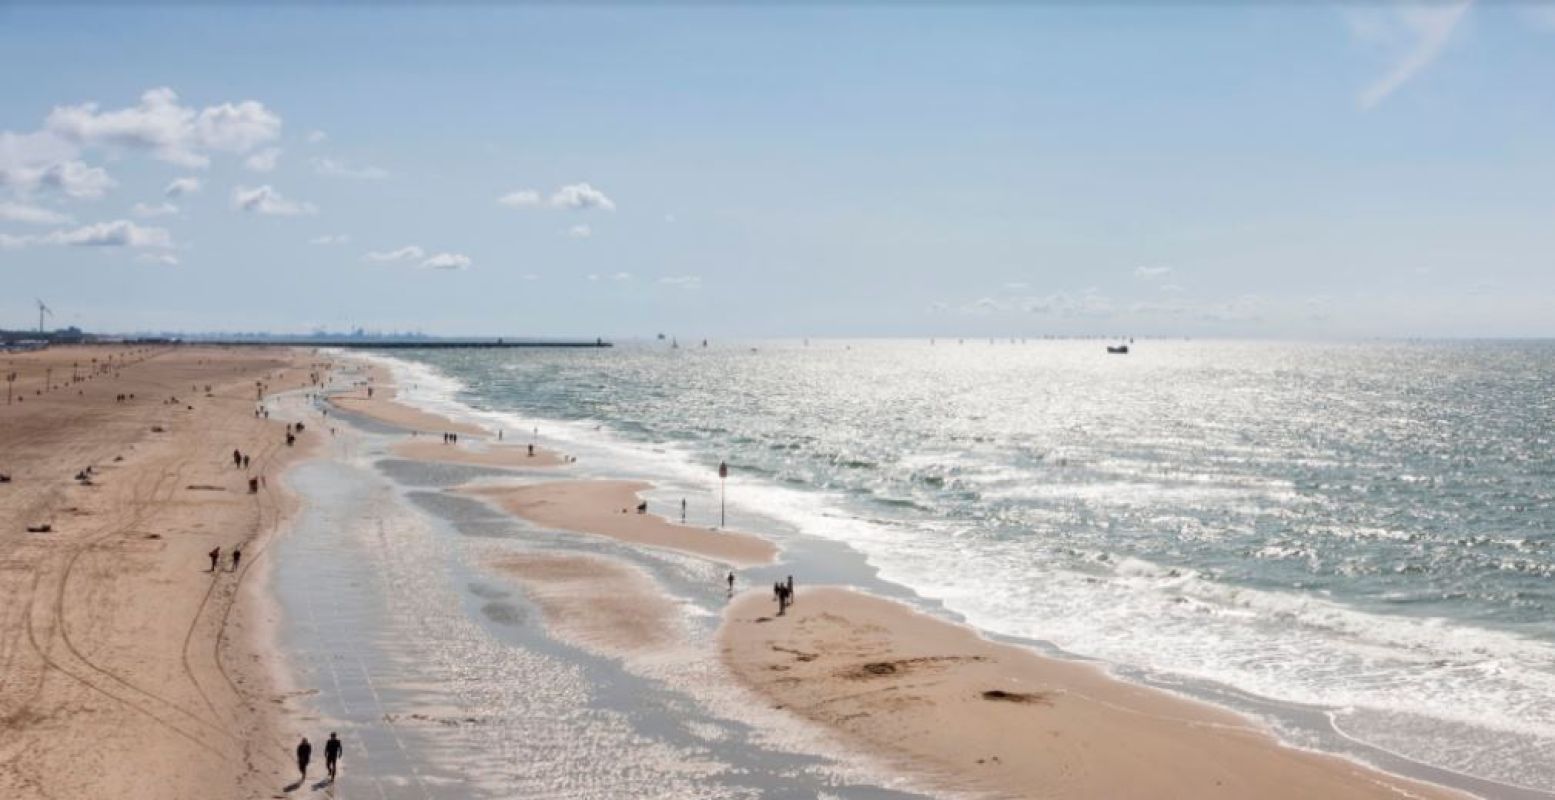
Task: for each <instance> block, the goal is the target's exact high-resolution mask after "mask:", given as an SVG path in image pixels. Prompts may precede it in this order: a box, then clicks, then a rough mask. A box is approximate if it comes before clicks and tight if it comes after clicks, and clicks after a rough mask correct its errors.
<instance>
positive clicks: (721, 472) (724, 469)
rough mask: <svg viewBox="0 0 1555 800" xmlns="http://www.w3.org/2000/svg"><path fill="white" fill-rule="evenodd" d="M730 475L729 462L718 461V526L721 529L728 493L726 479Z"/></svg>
mask: <svg viewBox="0 0 1555 800" xmlns="http://www.w3.org/2000/svg"><path fill="white" fill-rule="evenodd" d="M728 477H729V462H727V461H720V462H718V527H719V528H720V529H722V528H723V526H724V497H725V496H726V495H727V491H726V490H725V479H727V478H728Z"/></svg>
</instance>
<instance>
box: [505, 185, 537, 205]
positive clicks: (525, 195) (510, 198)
mask: <svg viewBox="0 0 1555 800" xmlns="http://www.w3.org/2000/svg"><path fill="white" fill-rule="evenodd" d="M497 202H499V203H501V204H502V205H505V206H510V207H512V208H539V207H540V193H539V192H537V191H535V190H533V189H519V190H516V191H512V192H508V193H507V194H505V195H503V196H501V197H499V198H497Z"/></svg>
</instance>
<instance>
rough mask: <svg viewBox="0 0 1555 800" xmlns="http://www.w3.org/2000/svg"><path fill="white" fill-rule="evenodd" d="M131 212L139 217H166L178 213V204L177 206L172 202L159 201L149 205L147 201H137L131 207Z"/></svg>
mask: <svg viewBox="0 0 1555 800" xmlns="http://www.w3.org/2000/svg"><path fill="white" fill-rule="evenodd" d="M130 213H132V214H134V215H135V216H137V217H166V216H170V215H173V214H177V213H178V206H175V205H173V204H172V203H159V204H157V205H154V206H153V205H148V204H146V203H136V204H135V206H134V207H133V208H131V209H130Z"/></svg>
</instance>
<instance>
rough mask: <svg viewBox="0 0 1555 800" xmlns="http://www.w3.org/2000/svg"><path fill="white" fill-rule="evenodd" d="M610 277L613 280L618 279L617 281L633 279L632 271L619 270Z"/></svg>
mask: <svg viewBox="0 0 1555 800" xmlns="http://www.w3.org/2000/svg"><path fill="white" fill-rule="evenodd" d="M610 279H611V280H616V281H629V280H631V279H632V273H630V272H617V273H616V274H614V275H611V276H610Z"/></svg>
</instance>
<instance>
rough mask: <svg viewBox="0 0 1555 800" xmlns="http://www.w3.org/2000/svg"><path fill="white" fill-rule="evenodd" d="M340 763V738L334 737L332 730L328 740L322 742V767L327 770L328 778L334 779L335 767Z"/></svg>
mask: <svg viewBox="0 0 1555 800" xmlns="http://www.w3.org/2000/svg"><path fill="white" fill-rule="evenodd" d="M339 763H340V740H339V739H336V738H335V734H334V732H333V731H332V732H330V734H329V741H327V742H325V743H324V769H326V770H329V779H330V780H331V781H333V780H334V779H335V767H336V765H338V764H339Z"/></svg>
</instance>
